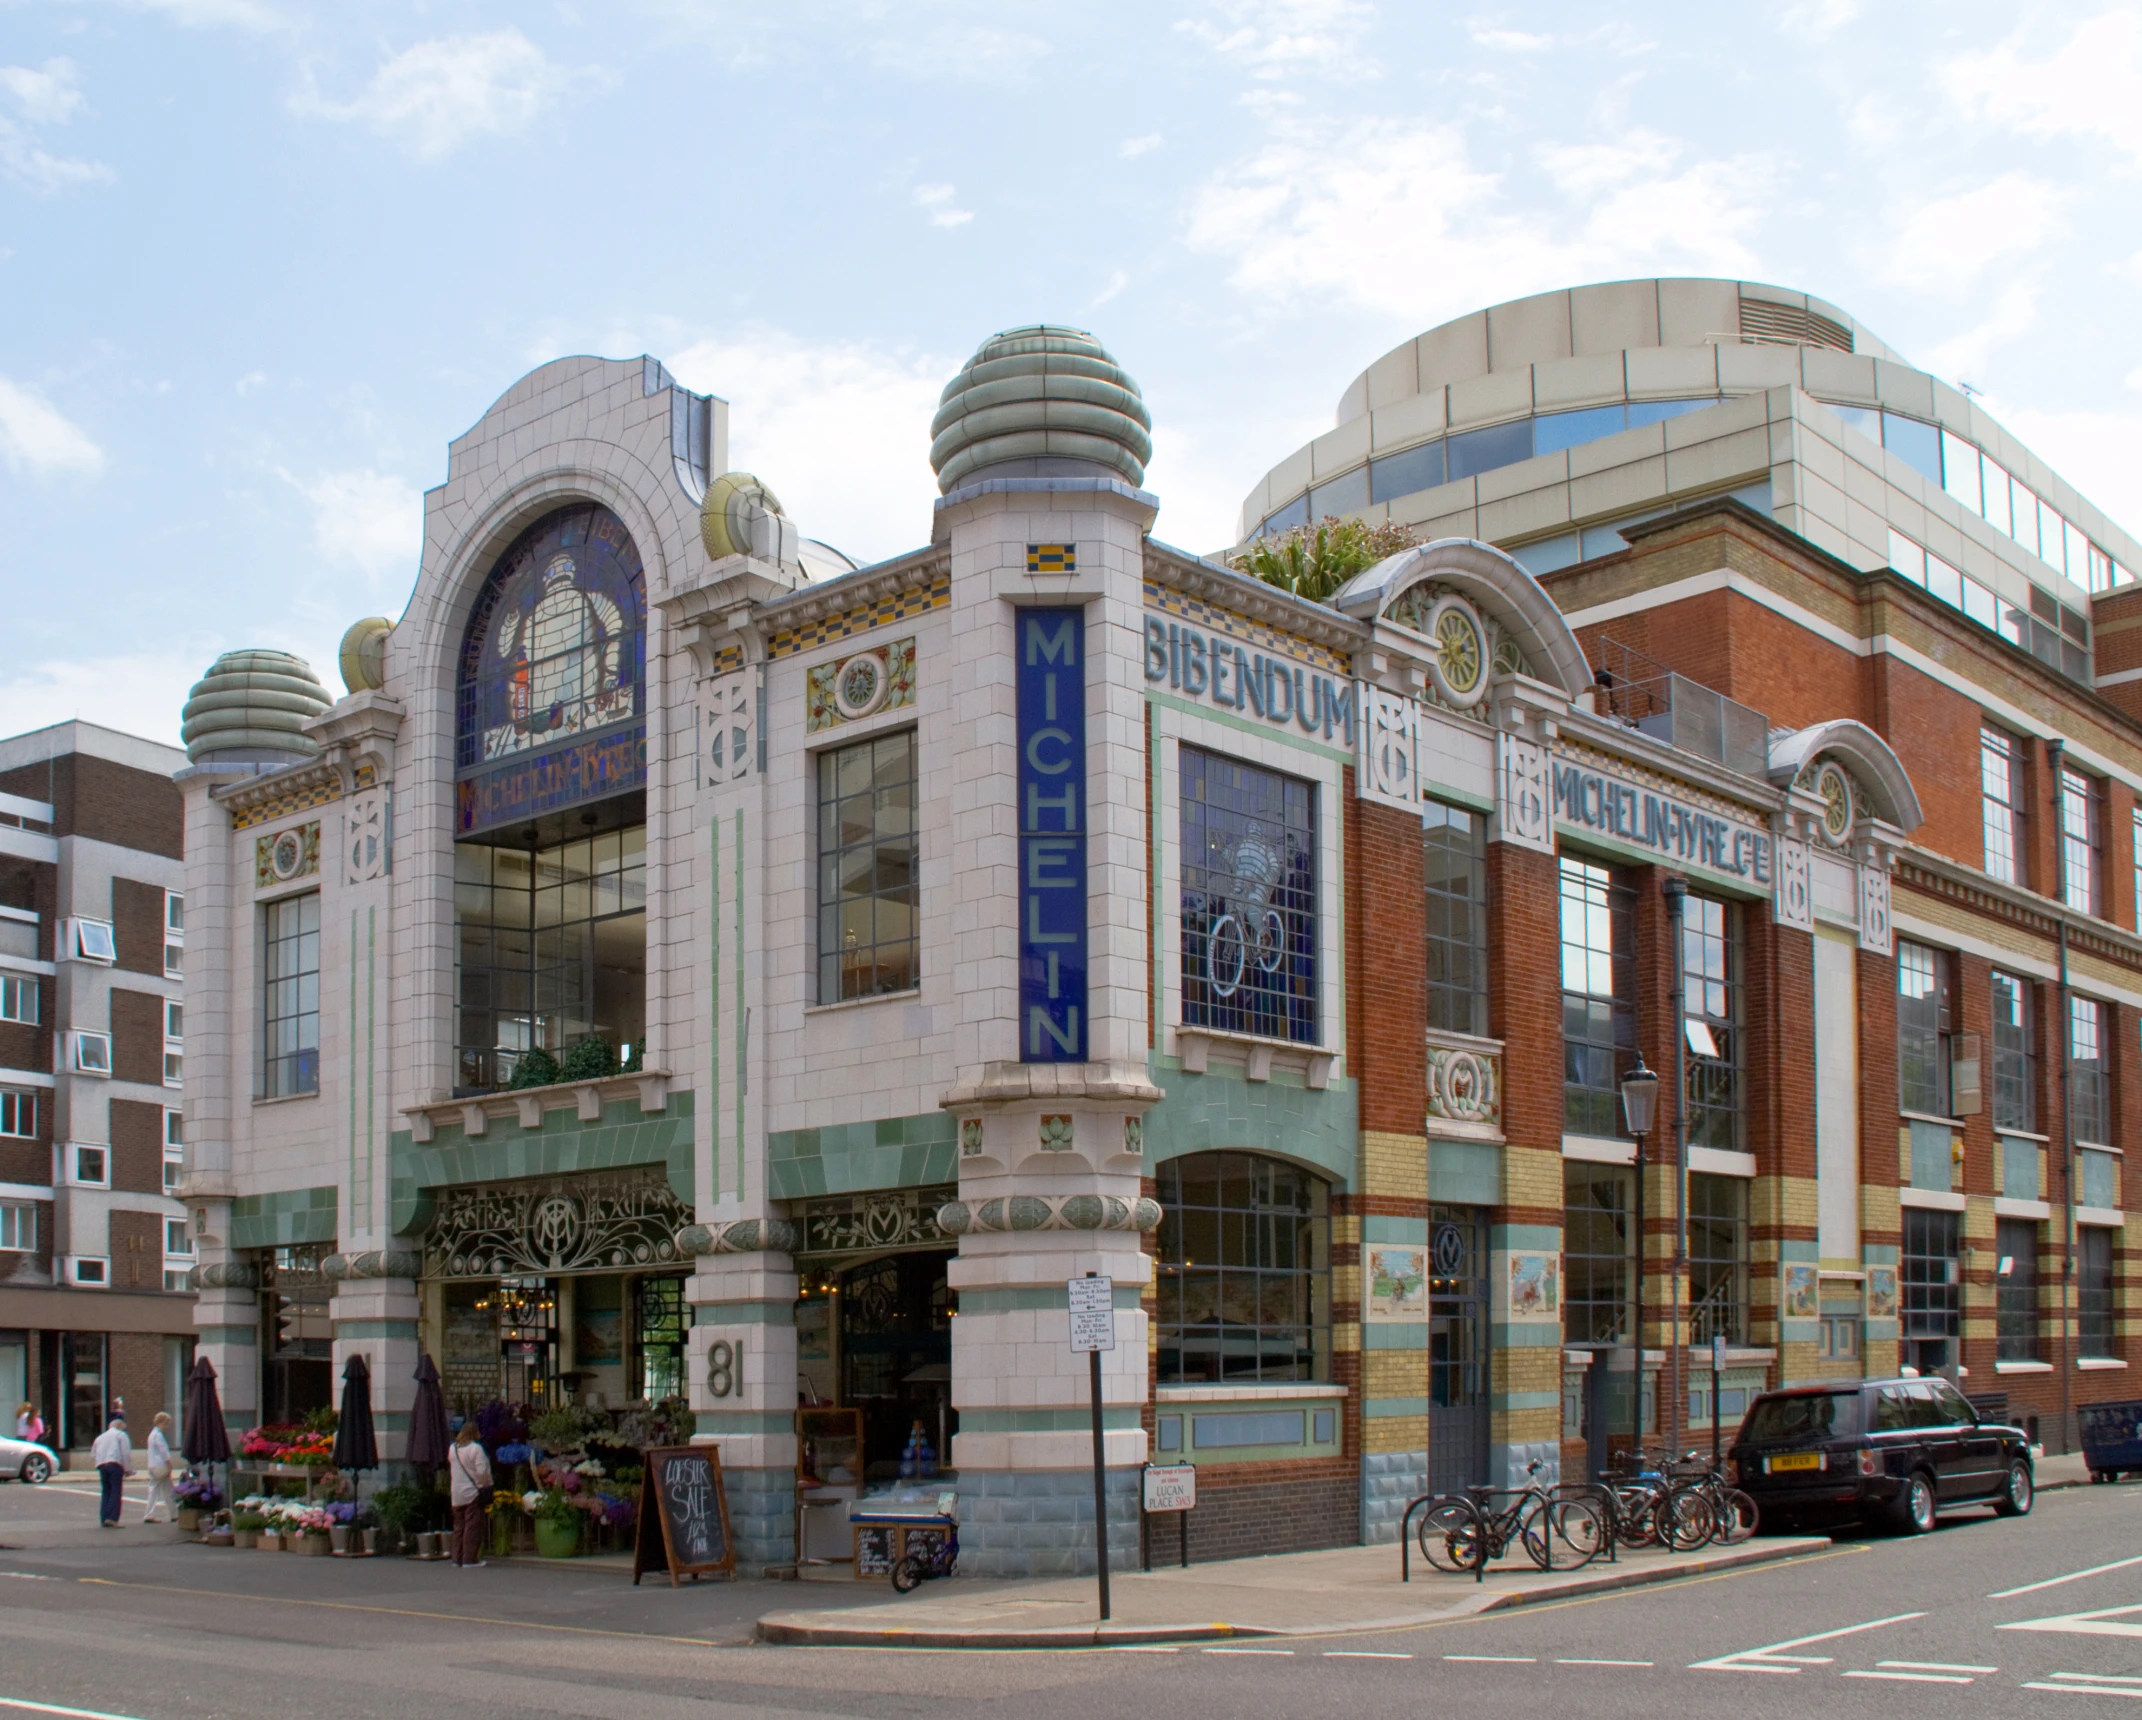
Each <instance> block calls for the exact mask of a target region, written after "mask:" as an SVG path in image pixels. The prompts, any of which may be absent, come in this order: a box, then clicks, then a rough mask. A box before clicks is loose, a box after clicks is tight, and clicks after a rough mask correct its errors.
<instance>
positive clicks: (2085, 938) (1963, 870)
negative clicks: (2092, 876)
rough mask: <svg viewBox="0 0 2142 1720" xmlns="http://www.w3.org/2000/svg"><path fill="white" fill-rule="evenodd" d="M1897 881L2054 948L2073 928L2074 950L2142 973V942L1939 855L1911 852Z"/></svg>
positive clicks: (1900, 864)
mask: <svg viewBox="0 0 2142 1720" xmlns="http://www.w3.org/2000/svg"><path fill="white" fill-rule="evenodd" d="M1896 881H1897V882H1898V883H1899V884H1900V885H1904V886H1907V887H1909V888H1911V889H1914V890H1917V891H1919V892H1921V893H1922V894H1924V895H1928V896H1937V897H1939V898H1940V899H1941V900H1943V901H1946V902H1954V903H1956V904H1957V905H1958V906H1960V907H1965V908H1969V909H1971V910H1972V911H1973V912H1974V913H1980V914H1986V915H1990V916H1991V917H1993V918H1995V919H1998V920H2002V921H2005V922H2006V923H2007V924H2009V925H2011V926H2014V927H2016V928H2018V929H2019V930H2021V931H2025V932H2029V933H2030V934H2032V935H2033V936H2035V937H2041V938H2044V939H2045V940H2046V941H2047V942H2048V943H2050V942H2052V941H2054V940H2055V939H2057V938H2058V937H2059V936H2060V928H2061V926H2062V925H2063V924H2065V925H2066V927H2067V928H2068V948H2069V949H2070V950H2071V951H2077V952H2080V953H2082V954H2085V955H2091V956H2095V957H2097V958H2098V959H2099V960H2101V961H2108V962H2113V963H2116V964H2117V965H2119V966H2121V967H2127V968H2134V969H2136V970H2137V971H2138V972H2142V937H2137V936H2136V935H2135V934H2134V933H2133V932H2129V931H2125V930H2122V929H2121V928H2120V927H2118V926H2114V925H2108V924H2107V923H2106V922H2105V921H2103V920H2100V919H2096V918H2093V917H2092V916H2091V915H2089V914H2078V913H2076V912H2075V910H2074V909H2072V908H2069V907H2066V906H2064V905H2062V904H2061V903H2059V902H2056V901H2054V900H2053V899H2052V898H2051V897H2048V896H2041V895H2038V894H2037V893H2036V892H2035V891H2032V890H2026V889H2023V888H2022V887H2021V886H2020V885H2016V884H2004V883H2002V882H2001V881H2000V880H1999V879H1997V878H1989V877H1987V876H1986V874H1985V873H1983V872H1979V871H1976V870H1974V869H1973V868H1971V867H1969V866H1964V865H1961V864H1959V863H1958V862H1956V861H1954V860H1951V859H1949V858H1948V857H1947V856H1946V855H1942V854H1935V853H1933V852H1931V851H1930V850H1928V849H1925V848H1919V847H1915V846H1907V847H1905V848H1904V849H1903V850H1902V852H1901V853H1900V854H1899V855H1898V857H1897V866H1896Z"/></svg>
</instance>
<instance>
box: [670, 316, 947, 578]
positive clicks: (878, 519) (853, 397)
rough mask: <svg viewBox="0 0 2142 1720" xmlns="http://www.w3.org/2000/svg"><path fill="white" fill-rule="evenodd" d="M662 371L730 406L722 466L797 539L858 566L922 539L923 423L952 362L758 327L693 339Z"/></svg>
mask: <svg viewBox="0 0 2142 1720" xmlns="http://www.w3.org/2000/svg"><path fill="white" fill-rule="evenodd" d="M669 368H670V371H671V373H672V374H673V375H675V376H676V377H677V378H678V380H679V381H681V382H683V383H684V384H685V385H686V386H688V387H691V388H695V389H701V390H711V391H712V392H714V393H716V394H719V395H721V396H722V397H723V398H724V399H726V400H727V401H728V402H729V403H730V415H729V460H730V464H732V465H733V466H736V467H739V468H741V469H743V470H747V471H752V472H756V473H757V474H758V475H759V476H760V477H762V478H764V479H765V480H766V482H767V483H768V484H770V485H772V486H773V491H774V494H776V495H777V496H779V497H780V498H781V502H782V505H783V506H784V507H786V508H787V509H788V510H789V512H790V513H791V514H793V515H794V516H795V519H796V523H797V525H798V526H799V527H800V528H801V529H802V530H803V532H804V534H805V535H806V536H808V537H814V538H818V539H821V540H822V541H824V542H826V543H830V544H832V545H833V546H834V547H835V548H836V549H839V550H842V551H844V552H845V553H846V554H848V555H851V556H853V557H854V558H855V559H856V560H858V561H872V560H879V559H882V558H883V557H885V556H889V555H897V554H899V553H900V552H901V551H903V550H909V549H913V548H915V547H916V546H918V545H920V544H923V543H926V542H928V541H929V535H930V503H931V501H932V499H933V498H934V497H935V496H936V494H937V483H936V479H935V478H934V477H933V475H932V474H931V472H930V464H929V451H930V419H931V417H932V415H933V414H935V412H936V411H937V401H938V396H939V395H940V394H941V393H942V392H943V389H944V385H945V382H946V379H947V378H949V377H950V376H951V375H952V374H953V372H954V371H956V370H957V369H958V368H959V360H958V359H956V358H943V357H938V356H934V355H926V354H914V353H906V352H892V351H888V350H886V349H885V348H883V347H879V346H875V345H871V344H867V343H865V342H860V341H835V342H826V343H823V344H813V343H811V342H808V341H803V340H798V339H797V338H795V337H794V336H792V335H789V334H786V333H783V332H782V331H780V330H777V329H767V328H758V329H752V330H749V331H746V332H743V333H740V334H738V335H735V336H730V337H721V336H716V337H711V338H708V339H704V340H700V341H698V342H696V343H694V344H693V345H690V346H687V347H685V348H684V349H683V350H682V351H679V352H676V353H675V354H674V356H673V357H672V358H671V359H670V361H669Z"/></svg>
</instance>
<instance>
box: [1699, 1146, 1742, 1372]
mask: <svg viewBox="0 0 2142 1720" xmlns="http://www.w3.org/2000/svg"><path fill="white" fill-rule="evenodd" d="M1688 1299H1689V1302H1690V1304H1691V1313H1692V1319H1691V1322H1690V1324H1691V1326H1692V1328H1693V1335H1692V1337H1691V1339H1690V1341H1691V1342H1692V1343H1695V1344H1698V1345H1702V1344H1708V1343H1709V1342H1710V1341H1711V1339H1712V1338H1713V1337H1714V1336H1722V1337H1724V1339H1725V1340H1726V1342H1727V1343H1729V1344H1740V1343H1745V1342H1746V1341H1747V1337H1748V1183H1747V1179H1746V1178H1744V1177H1721V1176H1711V1175H1708V1174H1706V1173H1705V1172H1702V1171H1692V1172H1690V1173H1689V1178H1688Z"/></svg>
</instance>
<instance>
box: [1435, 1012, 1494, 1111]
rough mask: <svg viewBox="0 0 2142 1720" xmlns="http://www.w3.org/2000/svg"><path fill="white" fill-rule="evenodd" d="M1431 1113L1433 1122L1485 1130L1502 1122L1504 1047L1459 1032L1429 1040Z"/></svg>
mask: <svg viewBox="0 0 2142 1720" xmlns="http://www.w3.org/2000/svg"><path fill="white" fill-rule="evenodd" d="M1428 1116H1429V1119H1430V1121H1431V1123H1456V1124H1463V1125H1466V1126H1467V1127H1468V1129H1469V1130H1471V1129H1478V1130H1481V1131H1485V1130H1490V1129H1500V1128H1501V1126H1502V1051H1501V1048H1500V1046H1491V1045H1480V1044H1473V1043H1471V1042H1469V1041H1465V1040H1460V1039H1458V1038H1456V1037H1455V1036H1448V1037H1446V1036H1443V1035H1431V1036H1430V1037H1429V1041H1428Z"/></svg>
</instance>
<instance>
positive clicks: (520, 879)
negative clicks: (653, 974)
mask: <svg viewBox="0 0 2142 1720" xmlns="http://www.w3.org/2000/svg"><path fill="white" fill-rule="evenodd" d="M581 816H582V817H584V818H588V819H590V820H592V819H593V818H594V817H595V815H594V814H593V813H592V812H591V813H586V814H582V815H581ZM454 904H455V915H456V919H457V921H458V922H459V931H460V945H459V960H460V974H459V979H458V994H459V997H460V1000H461V1006H460V1011H459V1016H458V1023H459V1025H458V1028H457V1032H458V1035H459V1041H458V1046H457V1059H458V1068H457V1082H458V1087H457V1090H458V1091H460V1092H482V1091H484V1090H486V1089H489V1088H494V1087H502V1086H505V1085H507V1084H509V1083H510V1082H512V1081H513V1080H514V1079H515V1077H516V1075H517V1074H521V1078H522V1079H523V1080H524V1081H525V1080H527V1079H529V1077H528V1075H526V1074H523V1073H522V1072H521V1063H522V1060H523V1059H524V1058H526V1057H527V1056H528V1054H529V1053H531V1052H535V1051H541V1052H543V1053H544V1054H545V1055H546V1056H548V1057H551V1058H553V1059H555V1058H560V1057H562V1056H563V1055H564V1054H565V1053H566V1052H568V1051H569V1050H571V1048H572V1047H573V1046H575V1045H578V1044H579V1043H580V1042H581V1041H582V1040H584V1039H587V1038H588V1037H590V1036H591V1035H593V1036H597V1037H600V1038H601V1039H602V1040H604V1041H605V1042H606V1043H607V1044H608V1045H609V1047H610V1049H611V1051H612V1052H613V1053H614V1054H615V1055H616V1056H617V1057H618V1058H619V1060H620V1061H621V1062H623V1063H625V1064H627V1065H629V1064H632V1063H633V1062H634V1061H635V1059H636V1058H637V1057H638V1055H639V1053H640V1050H641V1041H642V1039H643V1038H644V1037H645V1030H646V1023H647V828H646V826H645V825H643V824H632V825H627V826H625V827H624V828H622V829H614V830H606V831H603V832H601V833H600V834H596V835H591V836H584V837H581V838H580V839H579V840H577V841H573V842H562V843H559V844H557V845H555V846H553V847H547V848H493V847H489V846H486V845H485V844H482V843H475V842H464V843H462V844H461V845H460V847H459V848H457V849H456V850H455V852H454ZM538 1061H539V1062H540V1060H538Z"/></svg>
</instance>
